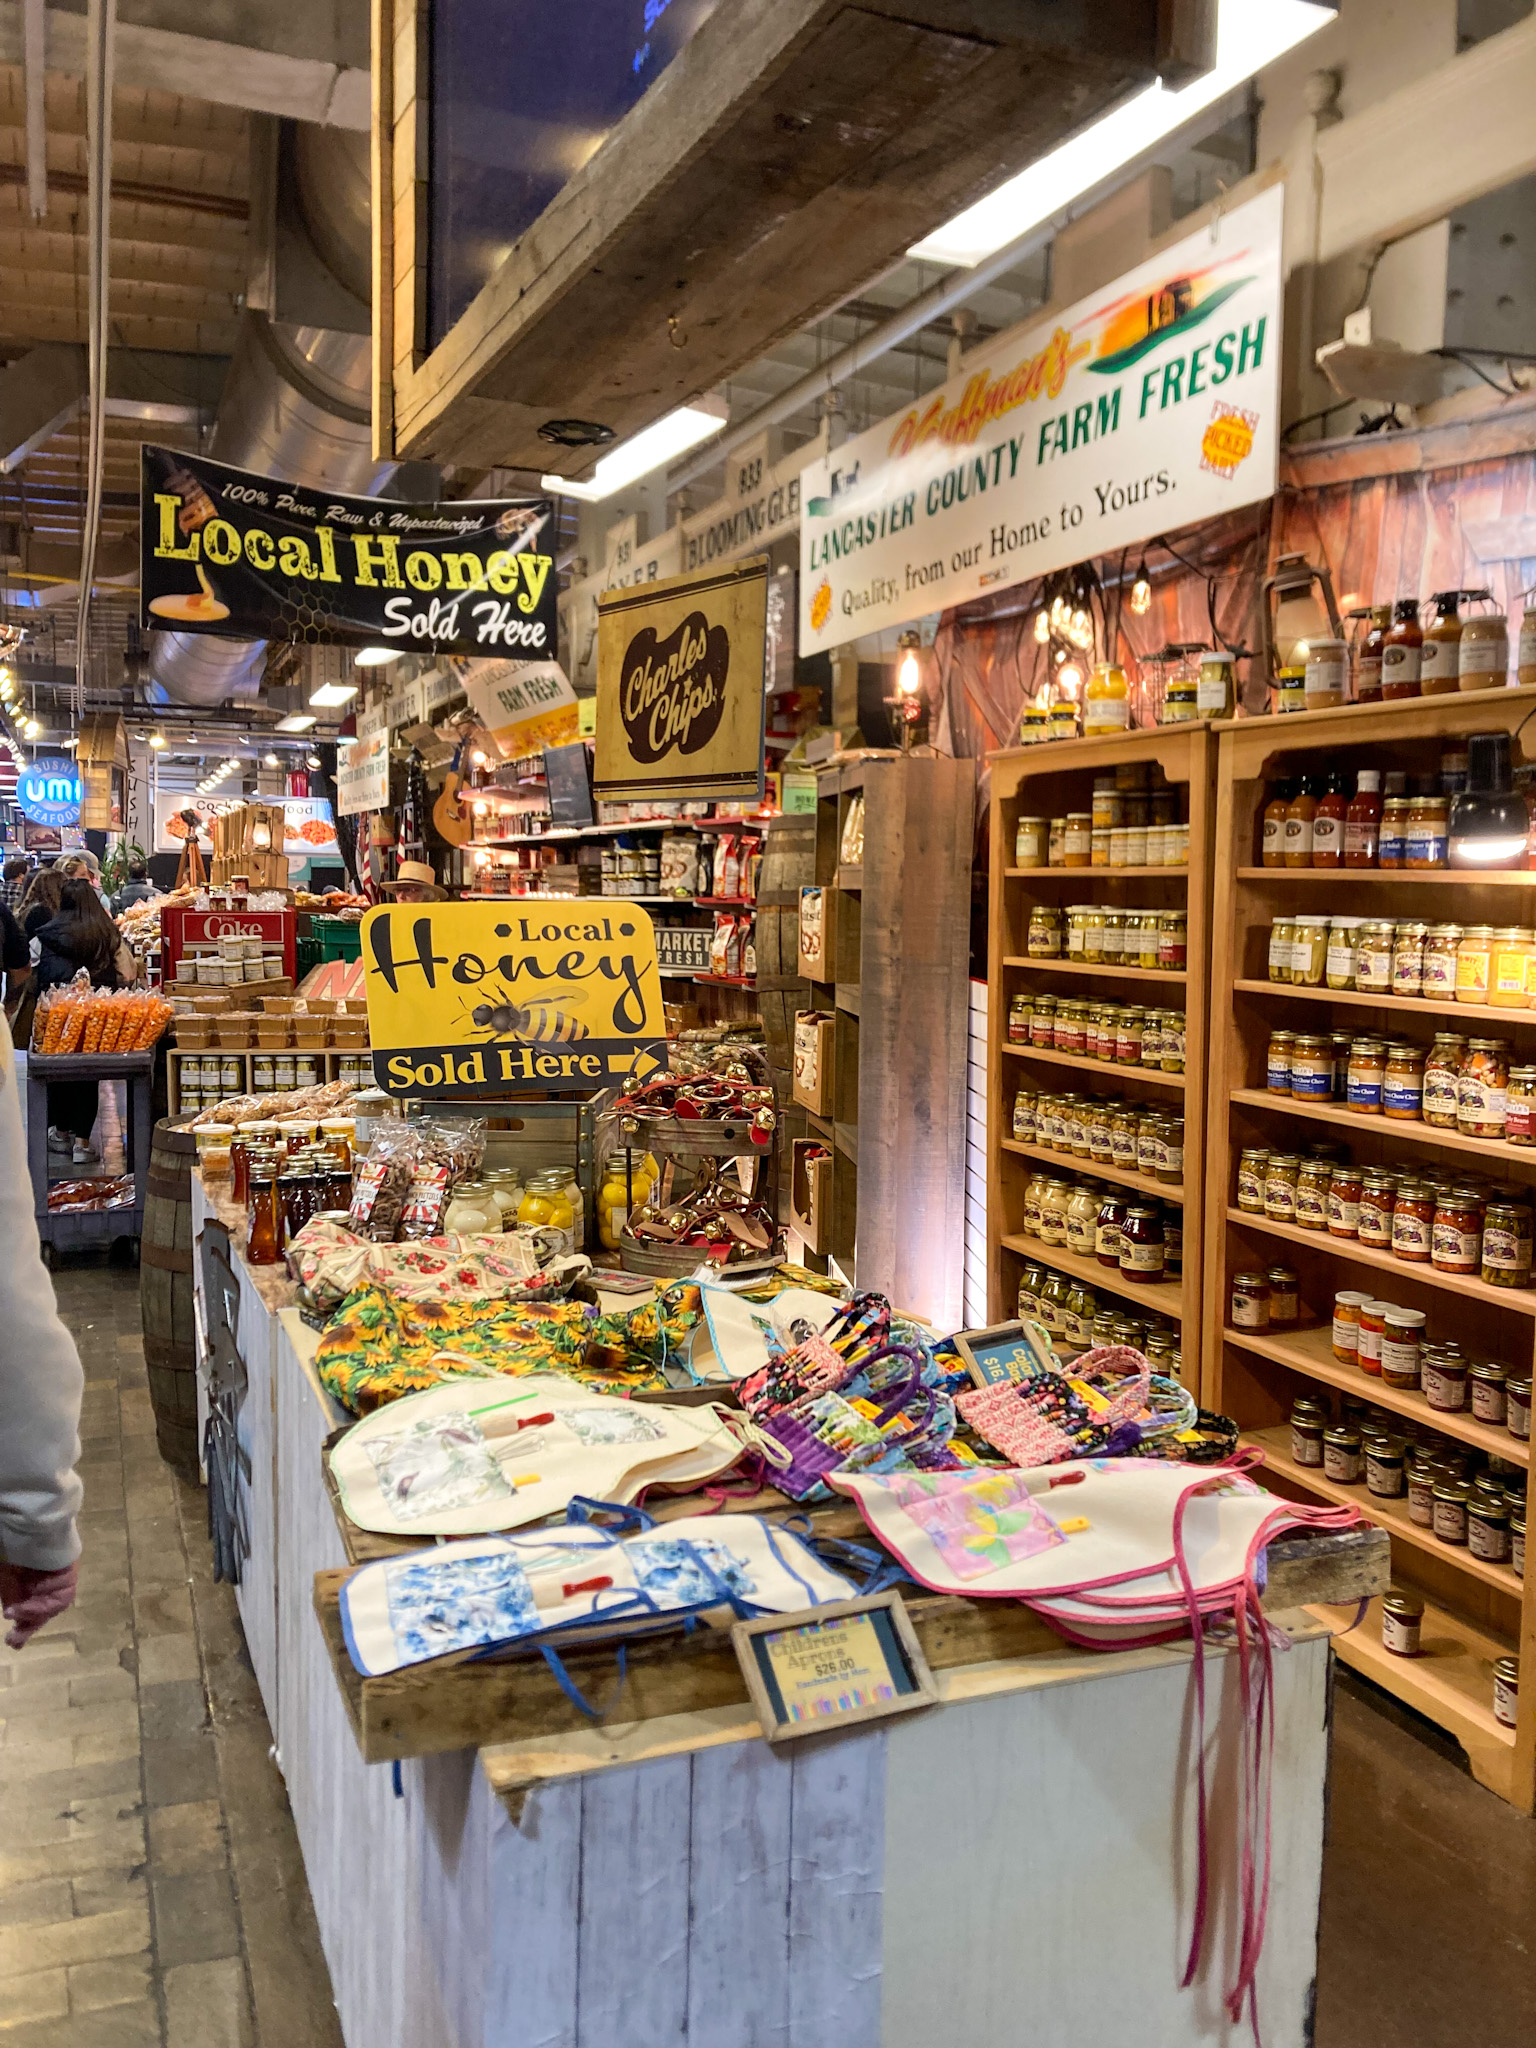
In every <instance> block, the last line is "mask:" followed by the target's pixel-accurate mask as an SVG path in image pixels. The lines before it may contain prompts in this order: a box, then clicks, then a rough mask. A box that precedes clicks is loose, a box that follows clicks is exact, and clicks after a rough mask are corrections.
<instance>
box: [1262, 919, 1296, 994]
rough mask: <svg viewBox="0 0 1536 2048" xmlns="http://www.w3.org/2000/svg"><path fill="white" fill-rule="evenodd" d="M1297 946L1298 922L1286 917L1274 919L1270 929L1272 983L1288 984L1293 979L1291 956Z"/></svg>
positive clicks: (1270, 976) (1270, 973)
mask: <svg viewBox="0 0 1536 2048" xmlns="http://www.w3.org/2000/svg"><path fill="white" fill-rule="evenodd" d="M1295 944H1296V920H1295V918H1294V917H1290V916H1285V917H1277V918H1274V919H1273V920H1272V921H1271V923H1270V927H1269V978H1270V980H1271V981H1285V982H1288V981H1289V980H1290V978H1291V955H1292V952H1293V950H1294V948H1295Z"/></svg>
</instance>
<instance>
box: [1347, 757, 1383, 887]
mask: <svg viewBox="0 0 1536 2048" xmlns="http://www.w3.org/2000/svg"><path fill="white" fill-rule="evenodd" d="M1380 845H1381V770H1380V769H1379V768H1362V769H1361V770H1360V773H1359V775H1358V776H1357V777H1356V778H1355V794H1354V797H1353V798H1352V799H1351V802H1350V806H1349V809H1348V810H1347V811H1346V812H1345V813H1344V865H1345V867H1347V868H1373V867H1375V865H1376V856H1377V852H1378V850H1379V848H1380Z"/></svg>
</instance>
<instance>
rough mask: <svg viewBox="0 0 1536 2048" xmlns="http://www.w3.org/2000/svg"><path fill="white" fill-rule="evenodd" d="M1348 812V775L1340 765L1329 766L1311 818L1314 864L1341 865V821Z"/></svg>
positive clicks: (1326, 866)
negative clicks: (1326, 777) (1338, 766)
mask: <svg viewBox="0 0 1536 2048" xmlns="http://www.w3.org/2000/svg"><path fill="white" fill-rule="evenodd" d="M1348 813H1349V787H1348V777H1347V776H1346V775H1345V773H1344V771H1343V769H1342V768H1330V769H1329V771H1328V779H1327V781H1326V782H1325V783H1324V785H1323V793H1322V795H1321V796H1320V797H1319V798H1318V800H1317V810H1316V812H1315V813H1314V815H1313V819H1312V865H1313V867H1315V868H1341V867H1342V866H1343V865H1344V823H1345V819H1346V817H1347V816H1348ZM1287 865H1289V863H1287Z"/></svg>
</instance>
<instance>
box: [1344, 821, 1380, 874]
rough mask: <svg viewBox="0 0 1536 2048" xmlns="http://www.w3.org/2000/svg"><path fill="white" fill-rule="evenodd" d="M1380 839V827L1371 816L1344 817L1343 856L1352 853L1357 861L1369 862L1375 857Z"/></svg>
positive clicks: (1347, 856)
mask: <svg viewBox="0 0 1536 2048" xmlns="http://www.w3.org/2000/svg"><path fill="white" fill-rule="evenodd" d="M1380 840H1381V827H1380V825H1379V824H1377V822H1376V821H1375V820H1374V819H1372V818H1346V819H1345V821H1344V858H1345V859H1346V860H1348V859H1349V857H1350V855H1351V854H1353V855H1354V857H1355V860H1356V862H1357V863H1363V864H1369V863H1370V862H1372V861H1374V860H1375V858H1376V850H1377V847H1378V845H1379V843H1380Z"/></svg>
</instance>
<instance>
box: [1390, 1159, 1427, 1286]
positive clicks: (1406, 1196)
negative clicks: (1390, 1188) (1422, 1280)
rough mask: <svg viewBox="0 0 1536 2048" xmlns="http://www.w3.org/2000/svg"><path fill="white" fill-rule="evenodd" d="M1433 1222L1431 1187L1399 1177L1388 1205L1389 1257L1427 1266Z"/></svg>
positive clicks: (1409, 1263)
mask: <svg viewBox="0 0 1536 2048" xmlns="http://www.w3.org/2000/svg"><path fill="white" fill-rule="evenodd" d="M1434 1224H1435V1193H1434V1189H1433V1188H1431V1187H1430V1186H1429V1184H1428V1183H1427V1182H1425V1181H1417V1180H1406V1181H1403V1182H1402V1183H1401V1185H1400V1186H1399V1187H1398V1190H1397V1200H1396V1201H1395V1202H1394V1204H1393V1206H1392V1256H1393V1258H1394V1259H1402V1260H1403V1261H1404V1262H1405V1263H1406V1264H1408V1265H1410V1266H1427V1265H1428V1264H1429V1260H1430V1248H1431V1243H1430V1241H1431V1234H1432V1232H1433V1230H1434Z"/></svg>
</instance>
